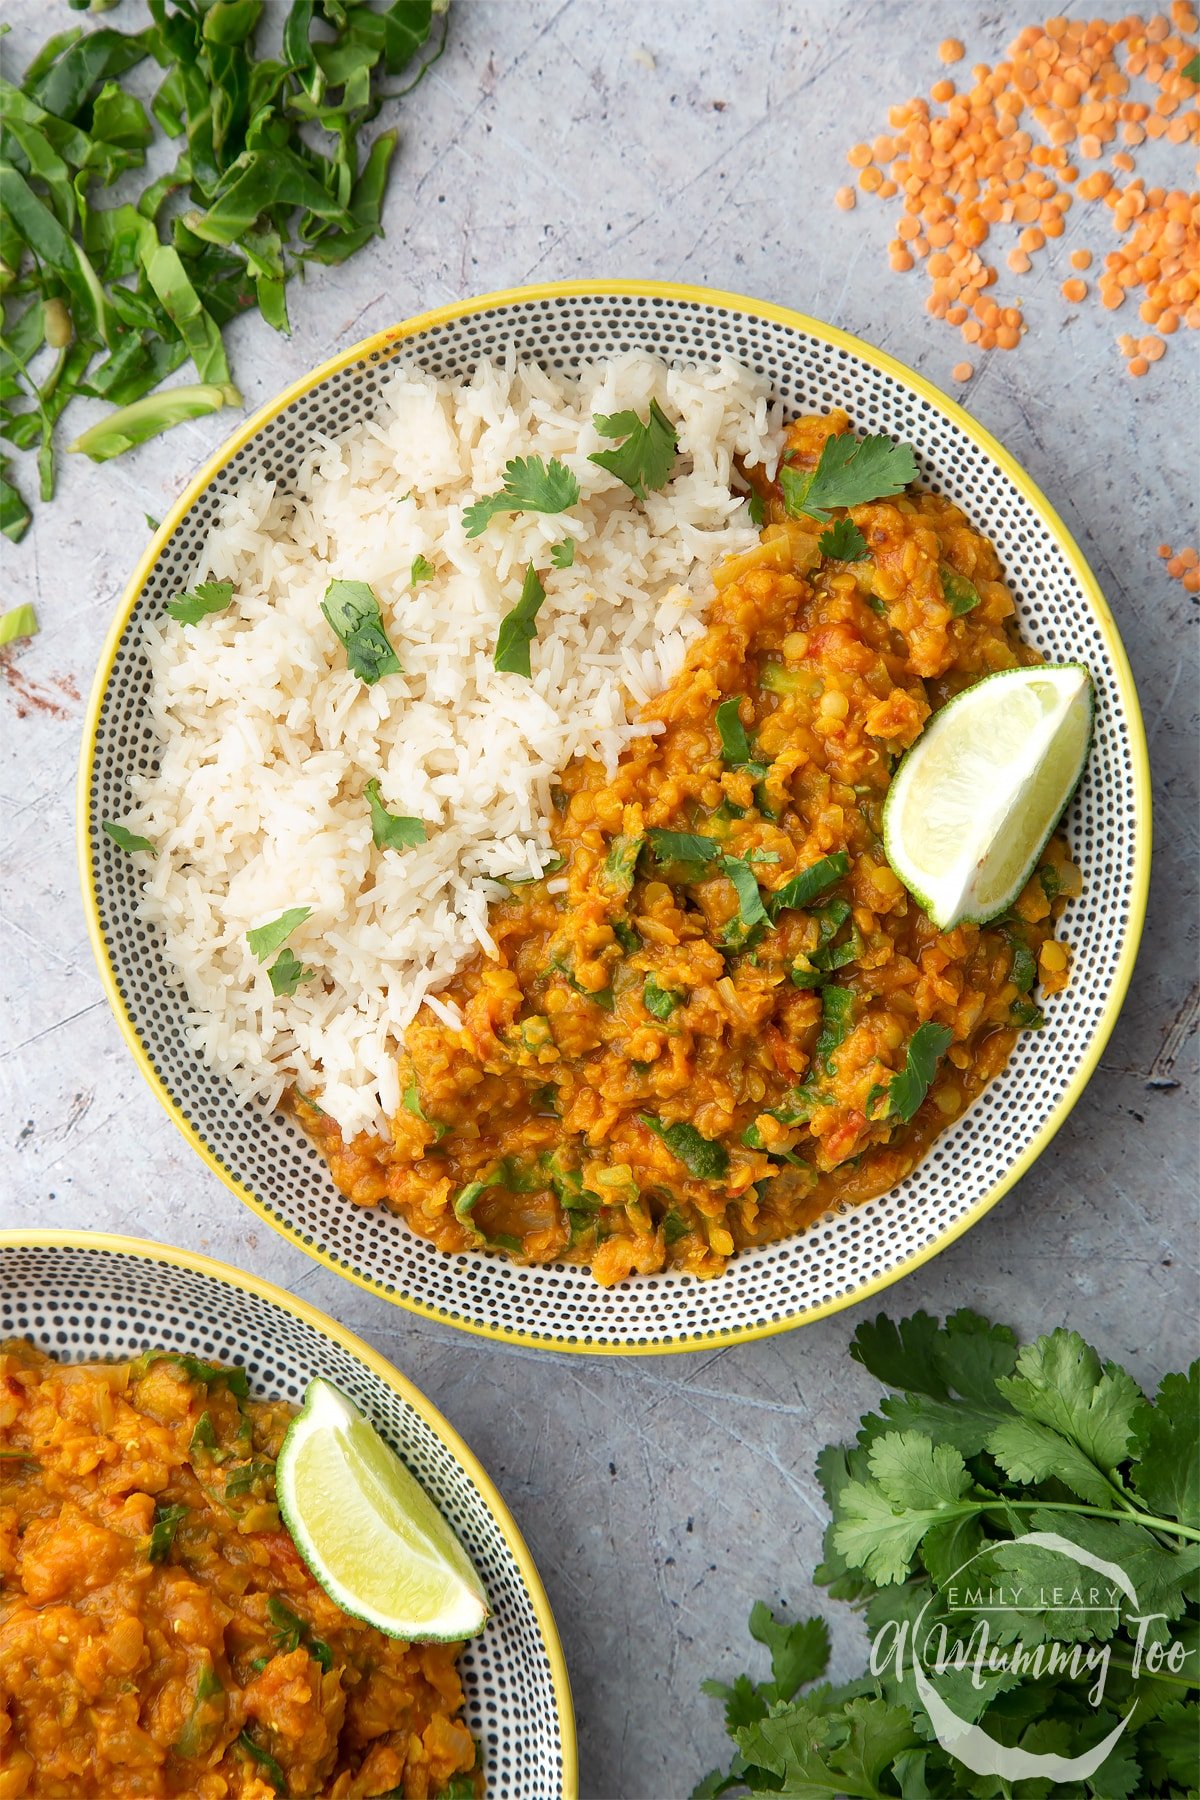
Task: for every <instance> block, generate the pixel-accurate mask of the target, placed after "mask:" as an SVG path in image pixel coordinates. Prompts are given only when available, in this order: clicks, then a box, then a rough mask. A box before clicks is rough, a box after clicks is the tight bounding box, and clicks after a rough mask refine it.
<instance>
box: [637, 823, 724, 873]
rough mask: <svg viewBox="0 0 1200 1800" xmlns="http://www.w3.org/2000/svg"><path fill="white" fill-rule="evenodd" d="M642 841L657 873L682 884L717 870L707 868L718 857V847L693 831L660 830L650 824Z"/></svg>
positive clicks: (715, 843) (713, 840) (716, 860)
mask: <svg viewBox="0 0 1200 1800" xmlns="http://www.w3.org/2000/svg"><path fill="white" fill-rule="evenodd" d="M646 843H647V844H648V846H649V848H650V853H651V855H652V856H653V857H654V860H655V862H656V863H657V864H658V866H659V870H660V872H661V873H662V874H663V875H665V877H666V878H667V879H668V880H671V881H678V882H681V883H683V884H684V885H686V884H687V883H688V882H691V881H705V880H707V879H708V877H709V876H710V875H715V874H717V873H718V871H717V870H716V869H713V868H711V867H710V865H711V864H712V863H715V862H719V861H720V858H721V846H720V844H718V843H717V842H716V840H715V839H714V838H710V837H701V836H700V834H699V833H698V832H693V831H662V830H660V829H659V828H658V827H657V826H652V827H651V829H650V830H649V831H647V833H646Z"/></svg>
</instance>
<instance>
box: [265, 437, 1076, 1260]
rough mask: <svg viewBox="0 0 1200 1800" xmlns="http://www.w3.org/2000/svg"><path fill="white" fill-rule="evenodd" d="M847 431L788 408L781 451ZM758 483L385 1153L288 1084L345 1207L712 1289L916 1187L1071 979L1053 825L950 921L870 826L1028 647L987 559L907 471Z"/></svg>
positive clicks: (586, 780)
mask: <svg viewBox="0 0 1200 1800" xmlns="http://www.w3.org/2000/svg"><path fill="white" fill-rule="evenodd" d="M848 423H849V422H848V420H847V418H846V416H845V414H843V413H840V412H833V413H831V414H829V415H828V416H827V417H823V418H805V419H801V420H799V421H797V422H796V423H794V424H793V425H792V426H791V427H790V429H789V431H788V434H787V446H786V449H785V455H784V462H785V468H786V467H790V468H791V469H793V470H794V471H796V472H797V473H798V474H803V473H804V472H806V471H811V470H813V469H815V468H816V466H817V463H818V461H819V460H820V456H821V451H822V448H823V446H824V444H825V442H826V440H827V439H828V438H829V437H830V436H832V435H834V434H840V433H842V432H844V431H846V430H847V429H848ZM756 499H757V504H758V507H759V508H760V509H761V513H762V517H763V520H764V529H763V531H762V534H761V541H760V543H759V544H758V545H757V546H756V547H755V548H754V549H752V550H751V551H749V552H748V553H746V554H745V555H743V556H741V557H738V558H735V559H732V560H731V561H729V562H727V563H726V564H724V565H723V566H722V567H721V568H720V569H718V571H717V575H716V586H717V590H718V591H717V593H716V597H715V599H714V601H713V603H712V605H711V607H710V610H709V613H708V629H707V631H706V633H705V635H704V637H703V638H701V639H699V640H697V642H696V644H695V645H694V646H693V647H692V649H691V651H690V653H689V655H688V658H687V661H686V664H685V667H684V668H683V670H682V671H681V673H680V674H679V676H678V677H677V678H676V679H675V680H674V681H673V682H672V683H671V685H670V686H669V687H668V688H667V689H666V691H665V692H664V693H662V694H661V695H660V696H659V697H658V698H657V699H656V700H654V701H653V702H651V703H650V704H649V705H647V706H646V707H645V708H644V709H643V714H642V716H643V718H645V719H648V720H650V721H654V722H656V723H657V724H658V725H659V726H660V729H659V731H658V732H657V733H656V734H655V735H653V736H646V737H642V738H639V739H637V740H636V741H635V742H634V743H633V744H631V745H630V746H629V747H628V749H627V750H626V751H625V753H624V754H623V755H622V757H621V760H620V763H619V765H618V767H617V769H616V772H615V774H614V775H613V776H612V778H611V779H610V778H609V776H608V775H607V774H606V772H605V770H604V769H603V768H602V767H601V766H600V765H598V764H596V763H594V762H578V763H575V764H573V765H572V766H571V767H569V768H568V769H567V770H566V771H565V772H564V773H563V775H562V777H561V790H560V791H559V793H558V795H557V798H556V806H557V816H556V819H555V822H554V825H553V836H554V840H555V845H556V848H557V850H558V852H559V855H560V856H561V858H562V864H561V875H560V877H559V879H557V880H555V881H552V882H548V881H547V880H546V879H545V878H543V880H541V881H539V882H537V883H533V884H531V885H528V886H524V887H519V888H514V889H513V891H512V898H511V899H509V900H506V901H504V902H503V903H500V904H498V905H495V906H493V908H492V910H491V915H490V919H489V930H490V932H491V934H492V936H493V938H494V939H495V942H496V944H497V947H498V951H499V954H498V957H497V958H496V959H495V960H488V959H484V958H482V957H480V958H477V959H476V960H475V961H474V962H472V963H470V964H468V965H467V966H466V967H465V968H463V969H462V970H461V971H460V973H459V974H458V975H457V977H456V978H455V979H454V981H453V982H452V983H451V984H450V986H449V987H448V988H447V989H446V990H445V991H444V998H446V999H447V1000H450V1001H452V1002H453V1003H454V1004H455V1006H456V1007H457V1008H458V1010H459V1013H460V1015H461V1018H462V1021H463V1025H462V1029H461V1030H458V1029H454V1028H452V1027H450V1026H448V1025H446V1024H444V1023H443V1022H442V1021H440V1020H439V1019H436V1018H434V1017H433V1016H432V1015H431V1014H430V1013H429V1011H428V1010H426V1011H425V1012H423V1013H422V1014H421V1015H419V1016H418V1018H417V1019H416V1020H415V1021H414V1022H413V1023H412V1025H411V1026H410V1027H409V1028H408V1031H407V1033H406V1038H405V1046H404V1054H403V1057H402V1059H401V1071H400V1073H401V1087H402V1090H403V1103H402V1105H401V1107H400V1109H399V1111H398V1112H397V1114H396V1116H395V1118H394V1120H393V1121H392V1127H391V1136H390V1140H388V1141H381V1140H380V1139H377V1138H374V1137H372V1136H371V1135H369V1134H362V1135H360V1136H358V1137H356V1138H355V1139H354V1140H353V1141H352V1142H349V1143H346V1142H344V1141H343V1139H342V1137H341V1134H340V1132H339V1130H338V1128H337V1126H336V1124H335V1123H334V1122H333V1120H332V1119H329V1118H327V1117H325V1116H324V1115H322V1114H321V1113H320V1111H319V1108H318V1107H316V1106H314V1105H313V1104H311V1103H310V1102H306V1101H303V1100H300V1099H298V1100H297V1102H296V1104H297V1108H298V1110H299V1113H300V1116H301V1118H302V1120H303V1122H304V1124H305V1125H306V1127H307V1129H308V1130H309V1131H310V1132H311V1134H312V1136H313V1137H314V1138H315V1140H316V1142H317V1143H318V1144H319V1145H320V1147H321V1149H322V1150H323V1152H324V1154H325V1156H326V1158H327V1160H328V1162H329V1166H330V1170H331V1172H332V1175H333V1179H334V1181H335V1182H336V1184H337V1186H338V1187H339V1188H340V1189H341V1191H342V1192H343V1193H344V1194H346V1195H347V1196H348V1197H349V1198H350V1199H351V1200H353V1201H355V1202H356V1203H358V1204H359V1205H363V1206H373V1205H376V1204H383V1205H385V1206H388V1207H390V1208H392V1209H394V1210H395V1211H397V1212H399V1213H401V1214H402V1215H403V1216H404V1218H405V1219H407V1220H408V1222H409V1224H410V1225H411V1226H412V1228H413V1229H414V1230H415V1231H417V1232H419V1233H420V1234H421V1235H422V1236H424V1237H426V1238H429V1239H431V1240H432V1241H433V1242H434V1243H435V1244H436V1245H438V1246H439V1248H441V1249H443V1250H446V1251H461V1250H464V1249H468V1248H472V1247H474V1248H491V1249H497V1250H500V1251H503V1252H505V1253H507V1254H508V1255H510V1256H513V1257H516V1258H518V1259H519V1260H522V1261H526V1262H531V1263H545V1262H554V1261H566V1262H574V1263H582V1264H586V1265H588V1266H590V1268H591V1270H592V1272H593V1274H594V1276H595V1277H596V1279H597V1280H598V1281H600V1282H602V1283H604V1284H606V1285H607V1284H611V1283H615V1282H618V1281H621V1280H623V1279H624V1278H625V1277H627V1276H630V1275H632V1274H635V1273H649V1272H650V1271H653V1270H659V1269H663V1268H674V1269H681V1270H686V1271H688V1272H690V1273H692V1274H695V1275H701V1276H708V1275H715V1274H717V1273H718V1272H719V1271H720V1270H721V1269H722V1268H723V1267H724V1266H725V1263H726V1262H727V1261H728V1259H729V1257H731V1256H732V1255H733V1254H734V1252H735V1251H737V1250H738V1249H741V1248H743V1247H745V1246H748V1245H754V1244H762V1243H766V1242H770V1241H771V1240H774V1239H778V1238H782V1237H786V1236H789V1235H791V1234H792V1233H795V1232H797V1231H799V1230H802V1229H803V1228H804V1227H805V1226H806V1225H808V1224H809V1223H811V1221H813V1220H814V1219H815V1218H817V1217H818V1216H819V1215H820V1214H821V1213H823V1212H824V1211H826V1209H828V1208H830V1207H836V1206H840V1205H842V1204H845V1203H856V1202H861V1201H864V1200H866V1199H869V1198H870V1197H872V1196H874V1195H877V1194H880V1193H883V1192H884V1191H885V1190H887V1189H888V1188H890V1187H892V1186H893V1185H894V1184H895V1183H896V1182H897V1181H899V1180H901V1179H902V1178H903V1177H904V1176H905V1175H907V1174H908V1173H909V1171H910V1170H911V1169H912V1168H913V1167H914V1165H915V1164H916V1163H917V1162H918V1161H919V1160H920V1158H921V1157H922V1156H923V1155H924V1153H925V1152H926V1151H927V1150H928V1148H929V1146H930V1144H931V1143H932V1142H933V1140H934V1139H935V1138H936V1137H937V1135H938V1133H939V1132H940V1131H942V1130H944V1129H945V1127H946V1126H947V1125H948V1124H949V1123H950V1122H951V1121H952V1120H954V1119H955V1118H957V1117H958V1115H959V1114H960V1113H961V1112H963V1110H964V1109H965V1108H966V1107H967V1106H968V1105H969V1104H970V1103H971V1101H972V1100H973V1099H974V1098H975V1097H976V1095H977V1094H978V1093H979V1092H980V1090H981V1089H982V1088H983V1087H984V1086H985V1085H986V1083H987V1082H988V1081H990V1080H991V1078H992V1077H993V1076H994V1075H995V1074H996V1073H997V1072H998V1070H1000V1069H1001V1068H1002V1067H1003V1066H1004V1063H1005V1062H1006V1060H1007V1058H1008V1056H1009V1054H1010V1052H1011V1050H1012V1047H1013V1044H1014V1042H1015V1040H1016V1035H1017V1032H1018V1031H1019V1030H1021V1029H1023V1028H1036V1027H1037V1026H1038V1025H1040V1024H1041V1023H1042V1014H1041V1011H1040V1009H1039V1007H1038V1006H1037V1004H1036V1002H1035V1000H1034V999H1033V998H1032V997H1031V990H1032V989H1033V988H1034V985H1035V983H1036V982H1039V981H1040V984H1041V990H1042V993H1043V994H1052V993H1054V992H1056V991H1057V990H1059V989H1061V988H1062V987H1063V986H1065V984H1066V980H1067V967H1068V951H1067V948H1066V946H1065V945H1063V944H1061V943H1058V942H1056V941H1055V938H1054V935H1053V921H1054V916H1055V913H1056V910H1057V909H1058V908H1059V906H1060V905H1061V901H1060V896H1064V895H1067V894H1072V893H1076V892H1078V891H1079V873H1078V870H1076V869H1075V868H1074V867H1073V866H1072V865H1071V863H1070V862H1069V860H1068V856H1067V851H1066V847H1065V844H1064V842H1063V840H1062V838H1061V837H1057V836H1056V837H1055V838H1054V839H1053V840H1052V841H1051V843H1050V844H1049V845H1048V847H1047V848H1046V850H1045V852H1044V853H1043V856H1042V859H1041V862H1040V865H1039V867H1038V868H1037V870H1036V871H1035V873H1034V876H1033V877H1032V879H1031V880H1030V882H1029V884H1028V885H1027V887H1026V889H1025V891H1024V892H1023V893H1022V894H1021V896H1020V898H1019V899H1018V901H1017V903H1016V905H1015V907H1014V908H1013V909H1012V911H1011V912H1010V914H1008V915H1006V916H1005V917H1004V918H1003V919H1000V920H997V921H996V922H994V923H993V924H990V925H988V926H987V927H986V928H982V929H981V928H980V927H978V926H976V925H970V924H962V925H959V926H957V927H956V928H955V929H954V930H951V931H947V932H943V931H939V930H938V929H937V928H936V927H935V926H934V925H933V924H932V923H931V921H930V920H929V919H928V918H927V917H926V915H925V914H924V913H923V912H922V911H921V909H920V907H919V906H918V905H917V903H916V902H915V901H914V900H913V899H912V898H911V897H910V896H909V894H908V893H907V892H906V890H905V889H904V887H903V885H902V884H901V882H900V881H899V879H898V878H897V876H896V875H895V874H894V873H893V871H892V870H891V869H890V868H889V866H888V864H887V862H886V860H885V857H884V852H883V846H882V843H881V839H880V815H881V812H882V808H883V803H884V799H885V797H886V795H887V791H888V784H889V781H890V777H891V771H892V769H893V768H894V767H895V765H896V762H897V761H898V759H899V757H900V756H901V754H902V753H903V752H904V751H905V750H906V749H907V748H908V747H909V746H910V745H911V744H912V743H913V741H914V740H915V739H916V738H917V736H918V735H919V734H920V732H921V729H922V727H923V725H924V724H925V721H926V720H927V719H928V718H929V716H930V714H931V712H932V711H933V710H935V709H936V708H937V707H939V706H941V705H942V704H944V703H945V701H947V700H948V699H950V698H951V697H952V696H953V695H954V694H956V693H958V692H959V691H960V690H961V689H962V688H964V687H967V686H969V685H970V684H971V683H972V682H974V681H977V680H979V679H981V678H982V677H983V676H985V675H988V674H991V673H993V672H994V671H996V670H999V669H1007V668H1014V667H1018V666H1023V665H1029V664H1034V663H1037V662H1038V661H1039V660H1040V658H1039V657H1038V655H1037V653H1036V652H1035V651H1034V650H1032V649H1031V648H1030V647H1029V646H1028V645H1027V644H1025V643H1023V642H1022V640H1021V638H1020V636H1019V633H1018V631H1017V626H1016V621H1015V616H1014V608H1013V601H1012V597H1011V595H1010V594H1009V591H1008V589H1007V587H1006V586H1005V583H1004V581H1003V578H1002V573H1001V569H1000V564H999V561H998V559H997V556H996V553H995V550H994V549H993V547H992V545H991V544H990V543H989V542H988V541H987V540H986V539H985V538H983V537H981V536H980V535H979V533H978V532H976V531H974V530H973V529H972V528H971V526H970V525H969V524H968V522H967V520H966V518H965V517H964V516H963V514H962V513H961V512H960V511H959V509H958V508H957V507H956V506H954V505H953V504H952V503H951V502H950V501H948V500H946V499H944V498H942V497H940V496H938V495H935V494H931V493H925V492H920V491H917V490H913V489H910V490H908V491H906V492H904V493H902V494H900V495H898V496H897V497H896V498H895V499H892V500H886V501H871V502H869V503H866V504H863V505H857V506H853V507H851V508H850V509H849V511H848V512H846V513H843V512H842V509H840V508H839V509H837V511H838V516H839V519H841V518H845V519H848V520H852V521H853V525H854V526H855V527H856V528H857V531H856V532H855V533H850V532H849V531H848V528H847V527H846V526H844V525H843V526H841V527H840V528H839V531H838V532H835V533H833V534H832V535H827V532H828V531H829V528H828V527H827V526H826V525H824V524H821V523H818V522H817V521H816V520H814V519H811V518H809V517H790V516H789V515H788V511H787V507H786V505H785V499H784V494H783V492H782V491H781V489H780V487H779V486H778V485H771V486H765V485H764V486H763V487H762V489H761V491H760V492H759V493H758V494H757V496H756ZM822 539H824V544H822ZM847 549H849V551H850V554H849V555H847ZM837 550H840V551H841V554H840V555H838V554H836V553H835V551H837Z"/></svg>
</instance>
